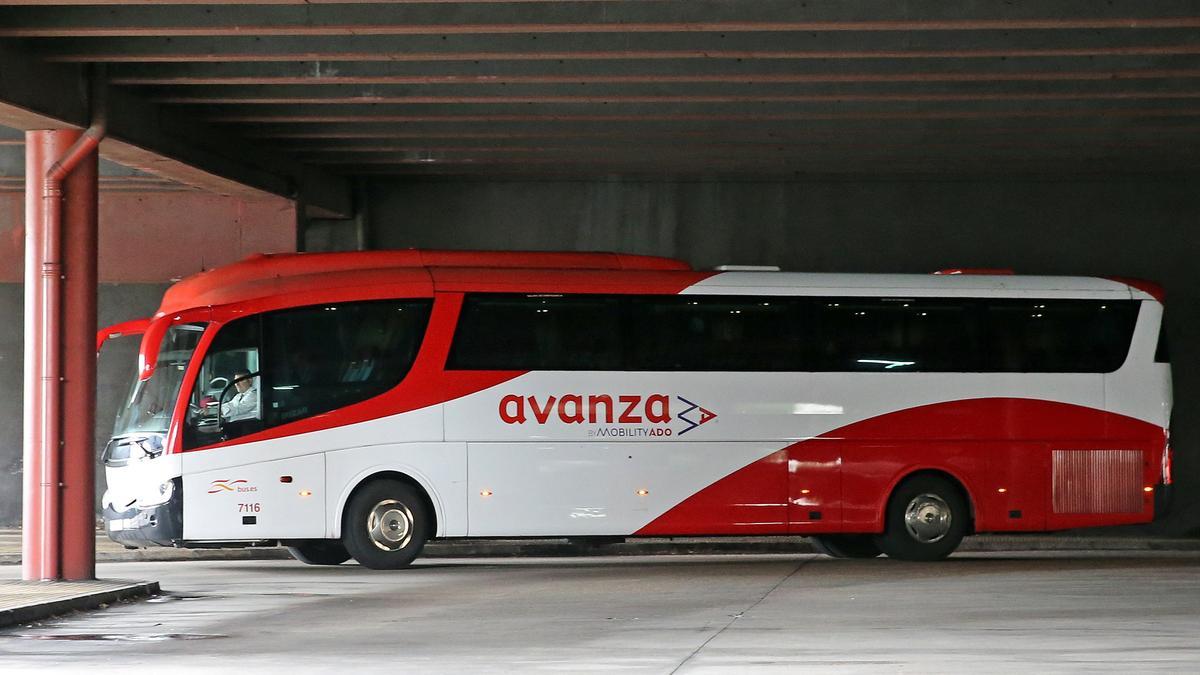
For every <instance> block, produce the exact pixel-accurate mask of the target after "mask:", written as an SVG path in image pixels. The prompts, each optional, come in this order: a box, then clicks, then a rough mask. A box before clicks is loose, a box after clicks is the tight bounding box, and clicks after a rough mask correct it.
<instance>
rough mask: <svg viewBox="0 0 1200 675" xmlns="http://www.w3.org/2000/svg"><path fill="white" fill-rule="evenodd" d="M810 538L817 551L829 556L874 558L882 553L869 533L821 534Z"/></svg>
mask: <svg viewBox="0 0 1200 675" xmlns="http://www.w3.org/2000/svg"><path fill="white" fill-rule="evenodd" d="M811 539H812V542H813V548H814V549H816V550H817V553H824V554H825V555H827V556H829V557H831V558H874V557H877V556H879V555H880V554H882V553H883V551H882V550H880V548H879V544H877V543H875V537H873V536H872V535H869V534H823V535H821V536H818V537H812V538H811Z"/></svg>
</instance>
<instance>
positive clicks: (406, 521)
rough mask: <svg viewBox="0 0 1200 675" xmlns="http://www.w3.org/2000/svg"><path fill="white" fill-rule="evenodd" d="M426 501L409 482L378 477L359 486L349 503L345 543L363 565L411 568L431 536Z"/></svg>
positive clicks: (381, 568) (346, 516) (375, 568)
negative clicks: (379, 478) (410, 565)
mask: <svg viewBox="0 0 1200 675" xmlns="http://www.w3.org/2000/svg"><path fill="white" fill-rule="evenodd" d="M428 529H429V517H428V514H427V513H426V507H425V500H424V499H422V498H421V496H420V495H419V494H418V493H417V491H416V490H415V489H414V488H413V487H412V486H411V485H408V484H407V483H402V482H400V481H397V480H376V481H372V482H370V483H368V484H367V485H365V486H363V487H362V488H361V489H359V490H358V491H357V492H356V493H355V494H354V496H353V497H351V499H350V503H349V504H347V505H346V514H345V519H344V521H343V523H342V542H343V543H344V544H345V545H346V550H347V551H349V553H350V555H352V556H354V559H355V560H357V561H358V563H359V564H360V565H362V566H363V567H368V568H370V569H373V570H396V569H400V568H403V567H408V565H409V564H411V563H412V561H413V560H415V559H416V557H417V556H418V555H420V553H421V549H423V548H425V540H426V539H428V537H429V532H428Z"/></svg>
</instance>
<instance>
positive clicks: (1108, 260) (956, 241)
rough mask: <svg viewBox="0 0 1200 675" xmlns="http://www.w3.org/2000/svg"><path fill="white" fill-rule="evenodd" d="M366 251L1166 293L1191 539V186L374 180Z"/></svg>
mask: <svg viewBox="0 0 1200 675" xmlns="http://www.w3.org/2000/svg"><path fill="white" fill-rule="evenodd" d="M370 212H371V214H372V220H371V223H370V228H369V229H370V236H371V237H372V241H371V244H372V247H374V248H401V247H413V246H415V247H430V248H482V249H568V250H570V249H576V250H619V251H627V252H633V253H651V254H658V255H668V256H676V257H680V258H683V259H685V260H688V261H689V262H691V263H692V264H693V265H695V266H696V267H701V268H703V267H711V266H714V265H718V264H721V263H741V264H772V265H779V266H781V267H783V268H784V269H786V270H798V271H823V272H922V273H924V272H930V271H932V270H937V269H942V268H946V267H1011V268H1014V269H1015V270H1017V271H1018V272H1022V273H1030V274H1083V275H1118V276H1131V277H1142V278H1147V279H1153V280H1157V281H1159V282H1161V283H1163V284H1165V286H1166V288H1167V293H1168V298H1169V299H1168V316H1169V319H1168V320H1169V329H1170V337H1171V340H1172V342H1173V356H1174V374H1175V385H1176V388H1175V397H1176V408H1175V421H1174V426H1173V436H1172V437H1173V439H1174V445H1175V448H1176V464H1175V468H1176V476H1177V477H1178V486H1177V490H1176V492H1177V508H1176V509H1175V511H1174V513H1173V514H1172V518H1171V520H1170V521H1169V522H1168V523H1167V525H1166V526H1165V528H1159V529H1165V531H1168V532H1171V533H1183V532H1200V499H1198V494H1200V492H1198V488H1200V349H1198V348H1196V345H1197V344H1200V264H1197V258H1198V255H1200V229H1198V226H1200V177H1197V176H1191V177H1170V176H1144V177H1115V178H1081V179H1076V180H1051V179H1045V178H1030V179H1024V180H1020V179H976V180H965V179H964V180H919V181H918V180H886V179H879V180H870V181H861V180H860V181H849V180H804V181H799V180H798V181H794V182H740V183H739V182H702V181H696V182H671V181H659V182H635V181H616V180H614V181H596V182H449V181H437V182H434V181H428V182H418V181H399V180H376V181H375V182H374V183H372V185H371V187H370Z"/></svg>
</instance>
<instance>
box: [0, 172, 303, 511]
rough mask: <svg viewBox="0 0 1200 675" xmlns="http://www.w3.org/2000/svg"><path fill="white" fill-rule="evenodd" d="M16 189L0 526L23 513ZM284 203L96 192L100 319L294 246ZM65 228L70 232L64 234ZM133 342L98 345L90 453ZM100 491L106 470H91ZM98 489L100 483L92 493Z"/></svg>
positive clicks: (2, 315)
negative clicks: (178, 284)
mask: <svg viewBox="0 0 1200 675" xmlns="http://www.w3.org/2000/svg"><path fill="white" fill-rule="evenodd" d="M23 208H24V205H23V195H22V194H21V193H12V192H7V193H4V192H0V527H6V526H12V525H16V524H18V523H19V522H20V520H21V464H22V441H21V414H22V413H21V408H22V377H23V375H22V370H23V367H22V349H23V345H22V342H23V330H24V328H23V321H24V319H23V313H22V312H23V309H22V307H23V304H24V303H23V299H24V298H23V294H24V290H23V287H22V284H21V283H20V281H21V279H22V269H23V267H24V265H23V262H24V260H23V249H24V229H23V228H24V222H23V219H24V216H23ZM295 232H296V230H295V211H294V209H293V208H292V206H291V204H290V203H289V202H286V201H284V200H274V201H268V202H246V201H242V200H238V199H230V198H225V197H220V196H216V195H208V194H203V193H199V192H163V193H148V194H136V193H119V194H101V197H100V281H101V285H100V289H99V295H100V297H99V306H98V314H99V316H98V321H99V325H101V326H107V325H111V324H114V323H118V322H120V321H125V320H128V319H135V318H139V317H143V316H149V315H150V314H153V313H154V311H155V310H156V309H157V308H158V303H159V301H160V300H161V299H162V294H163V291H164V290H166V288H167V286H168V285H169V284H168V282H169V281H170V280H171V279H174V278H179V277H183V276H187V275H189V274H192V273H194V272H198V271H200V270H202V269H206V268H210V267H215V266H217V265H224V264H226V263H230V262H233V261H235V260H238V259H240V258H243V257H245V256H247V255H249V254H251V253H256V252H266V253H269V252H281V251H292V250H295V238H296V235H295ZM68 236H69V234H68ZM136 354H137V340H136V339H134V338H126V339H118V340H115V341H112V342H110V343H109V344H108V345H106V346H105V349H104V352H103V354H102V355H101V358H100V361H99V365H98V367H99V372H98V373H97V399H96V400H97V405H96V442H97V456H98V454H99V450H100V449H101V448H103V443H105V442H106V441H107V440H108V437H109V435H110V434H111V433H112V425H113V419H114V416H115V414H116V409H117V406H118V405H119V403H120V402H121V400H122V399H123V398H124V396H125V394H126V393H127V387H128V386H129V382H130V378H131V377H132V376H133V373H134V371H135V366H136ZM97 476H98V477H99V480H100V489H101V490H102V489H103V471H102V470H98V471H97ZM99 494H100V490H97V496H99Z"/></svg>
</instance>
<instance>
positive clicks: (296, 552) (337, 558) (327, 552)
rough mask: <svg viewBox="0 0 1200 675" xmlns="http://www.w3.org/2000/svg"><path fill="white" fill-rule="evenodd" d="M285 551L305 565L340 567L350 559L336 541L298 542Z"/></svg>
mask: <svg viewBox="0 0 1200 675" xmlns="http://www.w3.org/2000/svg"><path fill="white" fill-rule="evenodd" d="M287 550H288V553H291V554H292V557H293V558H295V559H296V560H299V561H300V562H302V563H304V564H305V565H341V564H342V563H344V562H346V561H347V560H349V559H350V552H349V551H347V550H346V547H345V546H342V542H340V541H338V540H336V539H333V540H330V539H314V540H312V541H300V542H296V543H295V545H294V546H288V547H287Z"/></svg>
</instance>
